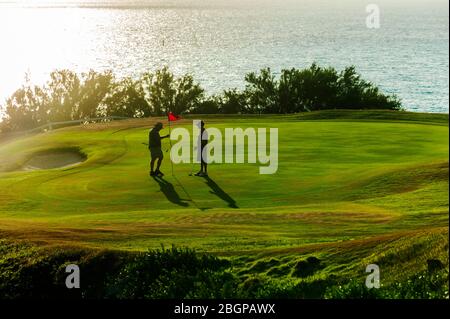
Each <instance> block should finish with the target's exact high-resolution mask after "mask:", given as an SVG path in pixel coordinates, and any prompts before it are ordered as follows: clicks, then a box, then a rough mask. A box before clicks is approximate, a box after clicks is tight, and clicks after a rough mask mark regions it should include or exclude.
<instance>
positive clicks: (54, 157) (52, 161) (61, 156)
mask: <svg viewBox="0 0 450 319" xmlns="http://www.w3.org/2000/svg"><path fill="white" fill-rule="evenodd" d="M86 159H87V157H86V155H84V154H82V153H80V152H79V151H77V150H72V149H70V150H54V151H47V152H45V153H38V154H35V155H33V157H31V159H29V160H28V161H27V162H26V163H25V165H24V166H23V170H26V171H31V170H39V169H52V168H64V167H70V166H73V165H77V164H80V163H83V162H84V161H85V160H86Z"/></svg>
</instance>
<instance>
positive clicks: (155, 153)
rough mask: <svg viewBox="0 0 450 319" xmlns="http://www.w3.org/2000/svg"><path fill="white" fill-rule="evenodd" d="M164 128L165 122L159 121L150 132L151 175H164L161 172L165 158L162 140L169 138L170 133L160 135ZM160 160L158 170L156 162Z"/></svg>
mask: <svg viewBox="0 0 450 319" xmlns="http://www.w3.org/2000/svg"><path fill="white" fill-rule="evenodd" d="M162 129H163V124H162V123H161V122H158V123H156V124H155V126H154V127H153V128H152V129H151V130H150V132H149V133H148V149H149V150H150V157H151V161H150V176H164V174H163V173H162V172H161V170H160V167H161V163H162V160H163V158H164V155H163V152H162V150H161V140H162V139H164V138H168V137H169V135H165V136H160V135H159V131H161V130H162ZM156 160H158V162H157V164H156V170H154V167H155V162H156Z"/></svg>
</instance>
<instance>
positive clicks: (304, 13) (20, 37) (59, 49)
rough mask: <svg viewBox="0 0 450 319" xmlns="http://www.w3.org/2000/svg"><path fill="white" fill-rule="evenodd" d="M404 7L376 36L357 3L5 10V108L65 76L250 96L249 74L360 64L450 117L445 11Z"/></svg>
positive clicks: (385, 10) (389, 86) (411, 104)
mask: <svg viewBox="0 0 450 319" xmlns="http://www.w3.org/2000/svg"><path fill="white" fill-rule="evenodd" d="M397 1H399V2H398V3H397V2H396V1H391V2H389V1H385V0H383V1H379V3H380V6H381V12H382V16H381V17H382V20H381V23H382V24H381V28H380V29H378V30H369V29H367V28H366V25H365V19H366V11H365V6H366V4H367V3H370V1H355V0H348V1H338V2H336V1H332V0H320V1H311V0H304V1H297V2H296V1H293V0H292V1H288V3H289V5H282V4H281V2H277V4H278V5H273V6H270V5H264V6H263V5H261V6H244V7H237V6H232V5H229V6H217V7H215V6H211V5H209V6H206V5H204V4H205V3H206V2H205V1H201V0H198V1H196V0H191V1H190V3H193V4H197V5H192V6H186V5H184V6H177V5H176V4H177V2H176V1H172V2H170V3H171V5H170V6H139V7H133V6H131V7H130V6H128V7H122V8H116V7H115V8H108V7H104V6H95V7H93V8H85V7H80V8H77V7H72V6H71V7H58V8H54V7H51V8H50V7H40V8H36V7H31V8H30V7H27V8H18V7H17V6H4V7H2V6H0V46H1V47H0V103H2V102H3V100H4V99H5V98H6V97H7V96H9V95H10V94H11V93H12V92H13V91H14V89H16V88H18V87H19V86H20V85H21V83H23V81H24V78H25V73H29V75H30V77H31V80H32V82H34V83H38V84H41V83H43V82H44V81H45V80H47V79H48V75H49V73H50V72H51V71H52V70H54V69H61V68H67V69H72V70H75V71H77V72H86V71H88V70H89V69H94V70H96V71H102V70H106V69H111V70H113V71H114V72H115V73H116V74H117V75H118V76H126V75H130V76H133V77H137V76H139V74H141V73H143V72H145V71H148V70H155V69H158V68H161V67H162V66H164V65H168V66H169V67H170V69H171V70H172V71H173V72H174V73H176V74H181V73H186V72H189V73H193V74H194V76H195V78H196V79H197V80H198V81H200V82H201V84H202V85H203V86H204V87H205V88H206V89H207V91H208V92H209V93H216V92H219V91H220V90H222V89H225V88H231V87H239V88H241V87H243V85H244V81H243V79H244V75H245V73H247V72H250V71H257V70H259V69H261V68H263V67H271V68H272V69H273V70H275V71H277V72H278V71H279V70H280V69H282V68H291V67H298V68H301V67H307V66H309V65H310V64H311V63H313V62H315V61H316V62H318V63H319V64H321V65H324V66H333V67H336V68H338V69H342V68H344V67H345V66H349V65H355V66H356V67H357V70H358V71H359V72H360V73H362V75H363V77H364V78H366V79H369V80H371V81H373V82H375V83H376V84H378V85H380V87H381V88H382V89H383V90H384V91H386V92H388V93H395V94H397V95H398V96H399V97H400V98H401V99H402V100H403V104H404V106H405V107H406V108H407V109H409V110H413V111H427V112H448V57H449V56H448V3H447V2H446V1H438V0H433V1H430V2H427V1H422V2H421V3H419V4H417V3H416V4H414V5H411V6H410V5H406V4H407V3H408V2H405V1H400V0H397ZM47 2H49V1H47ZM91 2H92V1H91ZM292 3H295V5H293V4H292ZM344 3H345V5H343V4H344ZM391 3H396V5H391Z"/></svg>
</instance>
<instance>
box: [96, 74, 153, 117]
mask: <svg viewBox="0 0 450 319" xmlns="http://www.w3.org/2000/svg"><path fill="white" fill-rule="evenodd" d="M101 114H103V115H106V116H123V117H143V116H149V115H150V106H149V104H148V102H147V100H146V99H145V92H144V89H143V87H142V85H141V82H140V81H136V80H133V79H131V78H128V77H127V78H124V79H122V80H121V81H119V82H116V83H115V84H114V85H113V87H112V89H111V92H110V93H109V94H108V95H107V96H106V97H105V99H104V100H103V102H102V106H101Z"/></svg>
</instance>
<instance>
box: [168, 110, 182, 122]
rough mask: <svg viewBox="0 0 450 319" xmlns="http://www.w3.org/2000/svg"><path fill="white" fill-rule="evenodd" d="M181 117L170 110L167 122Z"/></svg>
mask: <svg viewBox="0 0 450 319" xmlns="http://www.w3.org/2000/svg"><path fill="white" fill-rule="evenodd" d="M180 118H181V117H180V116H179V115H175V114H173V113H172V112H169V122H174V121H178V120H179V119H180Z"/></svg>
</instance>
